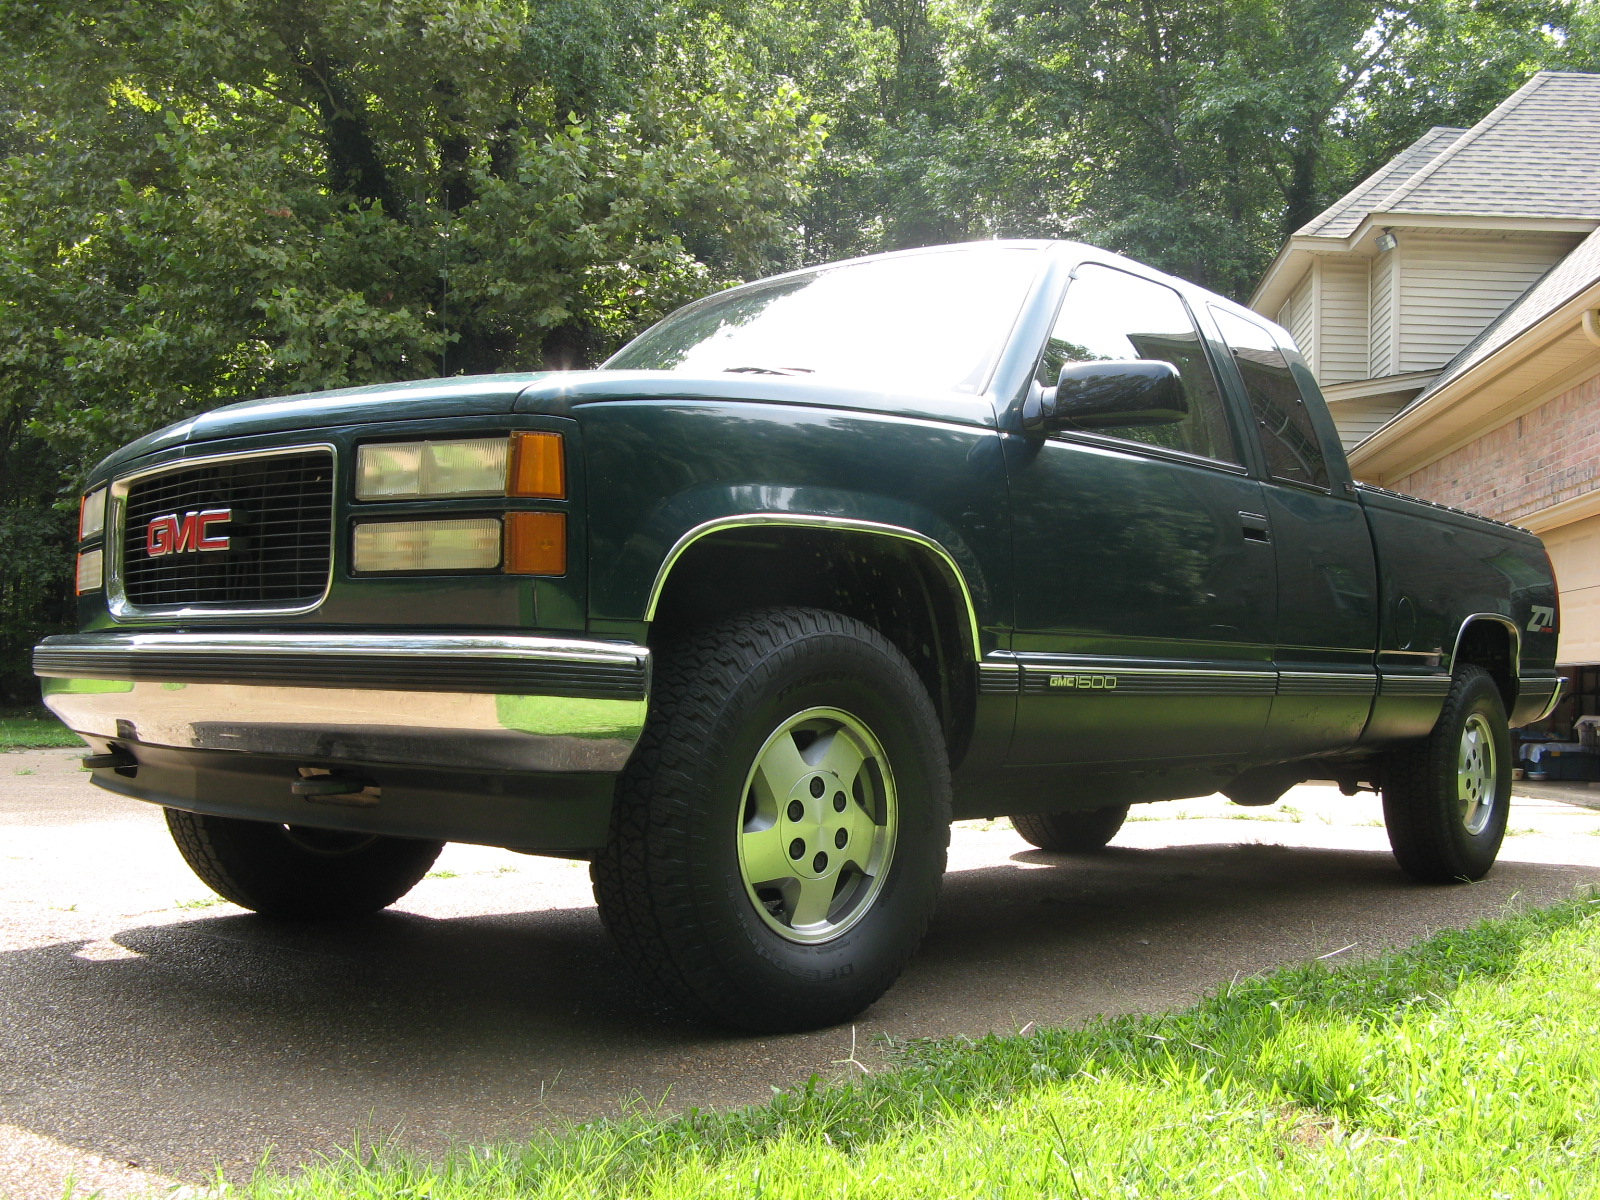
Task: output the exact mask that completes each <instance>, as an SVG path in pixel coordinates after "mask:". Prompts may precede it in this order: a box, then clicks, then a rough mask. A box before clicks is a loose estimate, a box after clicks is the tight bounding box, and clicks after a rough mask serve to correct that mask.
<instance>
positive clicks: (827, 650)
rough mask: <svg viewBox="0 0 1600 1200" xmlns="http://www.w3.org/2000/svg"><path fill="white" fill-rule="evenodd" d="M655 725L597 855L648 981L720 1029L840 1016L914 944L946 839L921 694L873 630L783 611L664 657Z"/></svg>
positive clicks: (629, 947) (933, 724) (754, 616)
mask: <svg viewBox="0 0 1600 1200" xmlns="http://www.w3.org/2000/svg"><path fill="white" fill-rule="evenodd" d="M653 691H654V695H653V696H652V698H651V714H650V720H649V722H648V723H647V725H646V726H645V732H644V735H643V737H642V738H641V740H640V743H639V746H638V748H637V750H636V751H635V752H634V756H633V758H632V760H631V761H630V762H629V764H628V768H627V770H626V771H625V772H624V774H623V777H622V779H621V780H620V781H619V783H618V786H617V795H616V804H615V807H614V809H613V812H612V826H611V834H610V838H609V841H608V844H607V845H606V848H605V850H604V851H603V852H602V853H601V854H600V856H599V857H597V858H596V859H595V862H594V865H593V868H592V872H591V874H592V878H593V880H594V890H595V899H596V901H597V902H598V904H599V907H600V916H601V918H602V919H603V920H604V922H605V924H606V927H607V928H608V929H609V930H610V932H611V934H612V936H613V937H614V938H615V940H616V942H617V945H618V947H619V948H620V949H621V951H622V953H623V955H624V956H625V957H626V958H627V959H628V961H629V962H630V964H631V965H632V966H633V967H634V969H635V970H636V971H637V972H638V974H639V975H640V976H641V977H642V978H643V979H644V980H645V981H646V982H647V983H648V984H649V985H650V986H651V988H652V989H653V990H654V991H655V992H657V993H658V994H661V995H664V996H665V997H667V998H668V999H670V1000H672V1001H674V1002H676V1003H677V1004H678V1005H679V1006H681V1007H682V1008H684V1009H687V1010H688V1011H690V1012H693V1013H695V1014H697V1015H699V1016H700V1017H702V1018H705V1019H708V1020H711V1021H714V1022H716V1023H718V1024H722V1025H728V1026H733V1027H735V1028H738V1029H744V1030H749V1031H753V1032H773V1033H776V1032H784V1031H791V1030H802V1029H815V1028H819V1027H821V1026H825V1025H834V1024H838V1023H839V1022H841V1021H847V1020H849V1019H850V1018H851V1017H853V1016H855V1015H856V1014H857V1013H859V1012H860V1011H861V1010H862V1009H864V1008H866V1007H867V1006H868V1005H869V1004H871V1003H872V1002H873V1001H875V1000H876V999H878V997H879V996H881V995H883V993H884V992H885V991H887V990H888V988H889V986H890V985H891V984H892V983H893V982H894V980H895V978H896V977H897V976H898V975H899V974H900V971H901V969H902V968H903V967H904V966H905V964H906V961H907V960H908V959H909V958H910V957H911V955H912V954H913V953H914V952H915V950H916V948H917V945H918V943H919V942H921V940H922V936H923V933H924V932H925V931H926V929H927V926H928V922H929V920H930V918H931V917H932V914H933V909H934V904H935V902H936V900H937V898H938V891H939V883H940V878H941V876H942V875H943V873H944V867H945V848H946V846H947V845H948V843H949V838H950V777H949V767H948V763H947V760H946V756H945V748H944V740H943V737H942V736H941V733H940V727H939V722H938V718H937V716H936V715H935V713H934V710H933V705H932V703H931V702H930V701H929V699H928V694H927V692H926V690H925V689H924V688H923V686H922V682H921V680H920V679H918V677H917V674H916V672H915V671H913V670H912V668H911V665H910V664H909V663H908V662H907V661H906V660H905V658H904V656H902V655H901V654H900V652H899V651H898V650H897V649H895V647H894V646H893V645H892V644H891V643H890V642H889V641H888V640H887V639H885V638H884V637H883V636H881V635H880V634H878V633H877V632H876V631H874V630H872V629H870V628H868V627H867V626H865V625H863V624H862V623H861V622H859V621H855V620H852V619H851V618H849V617H845V616H842V615H840V614H838V613H833V612H826V611H822V610H818V609H806V608H779V609H767V610H761V611H757V612H751V613H746V614H743V615H741V616H737V617H734V618H731V619H729V620H726V621H722V622H719V623H717V624H715V625H712V626H710V627H708V628H706V629H703V630H701V631H699V632H698V633H697V634H696V635H694V636H693V637H691V638H688V639H686V640H684V641H683V642H681V643H679V644H677V645H675V646H672V647H669V648H668V649H667V650H666V651H664V652H663V653H662V654H661V656H660V659H659V662H658V666H657V670H656V678H655V684H654V689H653Z"/></svg>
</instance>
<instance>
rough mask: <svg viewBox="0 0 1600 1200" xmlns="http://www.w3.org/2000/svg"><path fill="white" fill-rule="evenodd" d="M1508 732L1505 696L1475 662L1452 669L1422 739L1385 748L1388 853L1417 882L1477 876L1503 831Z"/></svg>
mask: <svg viewBox="0 0 1600 1200" xmlns="http://www.w3.org/2000/svg"><path fill="white" fill-rule="evenodd" d="M1510 807H1511V735H1510V732H1509V730H1508V729H1507V728H1506V710H1505V704H1504V702H1503V701H1502V700H1501V698H1500V690H1499V689H1498V688H1497V687H1496V686H1495V683H1494V680H1493V678H1491V677H1490V675H1489V673H1488V672H1487V671H1485V670H1484V669H1483V668H1482V667H1474V666H1466V667H1462V668H1460V669H1458V670H1457V671H1456V674H1455V678H1454V680H1453V681H1452V682H1451V685H1450V695H1449V698H1448V699H1447V700H1446V701H1445V705H1444V711H1443V712H1441V713H1440V714H1439V720H1438V723H1437V724H1435V725H1434V728H1433V732H1432V733H1431V734H1430V735H1429V736H1428V737H1427V738H1426V739H1425V740H1423V741H1421V742H1418V743H1416V744H1415V745H1411V746H1406V747H1403V748H1401V749H1398V750H1394V751H1391V752H1390V754H1389V757H1388V760H1387V761H1386V762H1385V764H1384V770H1383V817H1384V824H1385V825H1387V826H1388V830H1389V845H1390V846H1391V847H1392V848H1393V850H1394V856H1395V859H1396V860H1397V861H1398V862H1399V863H1400V866H1401V869H1403V870H1404V871H1405V872H1406V873H1407V874H1408V875H1410V876H1411V877H1412V878H1414V879H1417V880H1419V881H1421V882H1423V883H1451V882H1456V881H1465V880H1474V879H1482V878H1483V877H1484V876H1485V875H1487V874H1488V873H1489V868H1490V867H1492V866H1493V865H1494V860H1495V858H1496V857H1497V856H1498V855H1499V853H1500V843H1501V841H1502V840H1503V839H1504V838H1505V832H1506V819H1507V817H1508V816H1509V815H1510Z"/></svg>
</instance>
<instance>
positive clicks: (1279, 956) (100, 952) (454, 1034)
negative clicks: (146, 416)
mask: <svg viewBox="0 0 1600 1200" xmlns="http://www.w3.org/2000/svg"><path fill="white" fill-rule="evenodd" d="M0 783H3V784H4V785H5V786H4V787H0V1196H9V1197H10V1198H11V1200H35V1198H37V1200H57V1198H58V1197H60V1195H61V1192H62V1186H63V1182H64V1181H65V1179H66V1178H67V1177H68V1176H69V1175H71V1176H73V1177H75V1178H76V1179H77V1180H78V1182H79V1185H80V1187H82V1188H83V1189H84V1190H85V1191H87V1190H89V1189H91V1188H103V1189H104V1190H105V1194H106V1195H107V1196H108V1197H116V1196H124V1195H137V1194H141V1193H142V1192H144V1191H146V1190H148V1189H150V1188H153V1187H159V1186H164V1185H167V1184H170V1183H172V1182H173V1181H181V1182H198V1181H201V1180H203V1179H204V1178H205V1177H206V1176H207V1175H208V1174H209V1173H210V1172H211V1171H212V1170H214V1169H215V1168H217V1167H220V1168H222V1169H223V1170H224V1171H226V1172H227V1173H228V1174H230V1175H231V1176H234V1177H239V1176H241V1175H243V1174H245V1173H247V1172H248V1171H249V1169H250V1168H251V1167H252V1166H253V1165H254V1164H256V1163H257V1162H258V1161H260V1159H261V1157H262V1156H263V1154H264V1153H266V1152H267V1151H268V1150H269V1149H270V1150H271V1153H272V1161H273V1163H274V1164H275V1165H276V1166H278V1167H280V1168H282V1167H288V1166H292V1165H293V1164H296V1163H300V1162H305V1161H308V1160H311V1159H314V1158H316V1157H317V1156H319V1155H321V1154H326V1153H332V1152H336V1151H337V1150H338V1149H339V1148H340V1147H343V1146H347V1145H349V1144H351V1143H352V1141H353V1140H354V1139H355V1137H356V1136H357V1135H358V1134H360V1135H361V1136H362V1137H363V1139H370V1138H373V1137H393V1138H396V1139H398V1140H399V1141H401V1142H403V1143H405V1144H407V1145H410V1146H414V1147H417V1148H419V1149H422V1150H424V1151H436V1150H439V1149H441V1148H442V1147H444V1146H445V1145H446V1144H447V1143H449V1142H450V1141H452V1140H468V1141H473V1142H479V1141H482V1140H484V1139H489V1138H498V1137H516V1136H518V1135H520V1134H523V1133H526V1132H527V1131H529V1130H531V1129H534V1128H536V1127H539V1126H541V1125H545V1124H548V1123H550V1122H552V1121H560V1120H563V1119H585V1118H590V1117H594V1116H597V1115H600V1114H607V1113H615V1112H617V1111H619V1110H620V1109H621V1108H623V1107H624V1106H626V1105H628V1104H645V1105H656V1104H660V1103H662V1102H663V1101H665V1103H666V1105H667V1106H668V1107H669V1108H677V1107H687V1106H689V1105H698V1106H706V1105H729V1104H741V1103H746V1102H750V1101H759V1100H761V1099H763V1098H765V1097H766V1096H768V1095H770V1094H771V1088H773V1087H783V1086H785V1085H788V1084H791V1083H794V1082H797V1081H800V1080H803V1079H805V1078H806V1077H807V1076H809V1075H810V1074H812V1073H813V1072H816V1073H818V1074H821V1075H822V1076H824V1077H833V1076H837V1075H840V1074H842V1073H846V1072H849V1071H852V1070H857V1069H859V1068H858V1067H856V1066H853V1065H851V1063H850V1060H851V1058H852V1056H853V1057H854V1058H855V1060H857V1062H859V1063H860V1064H862V1065H863V1066H864V1067H866V1068H876V1066H877V1065H878V1064H879V1063H880V1062H881V1061H882V1051H881V1045H882V1039H883V1038H884V1037H889V1038H892V1039H895V1040H900V1039H904V1038H912V1037H930V1036H946V1035H953V1034H982V1033H988V1032H991V1031H998V1032H1011V1031H1015V1030H1018V1029H1021V1028H1024V1027H1025V1026H1027V1025H1028V1024H1029V1023H1030V1022H1036V1023H1039V1024H1059V1023H1065V1022H1074V1021H1079V1020H1081V1019H1083V1018H1085V1017H1088V1016H1091V1015H1094V1014H1098V1013H1120V1012H1131V1011H1146V1010H1159V1009H1165V1008H1170V1007H1173V1006H1177V1005H1183V1004H1186V1003H1188V1002H1189V1001H1191V1000H1193V999H1194V998H1195V997H1197V996H1199V995H1200V994H1202V993H1203V992H1205V991H1207V990H1208V989H1210V988H1213V987H1215V986H1216V985H1217V984H1218V983H1220V982H1222V981H1224V980H1227V979H1229V978H1231V977H1233V976H1234V975H1237V974H1242V973H1250V972H1255V971H1262V970H1266V969H1268V968H1271V967H1274V966H1278V965H1280V964H1284V963H1289V962H1294V961H1299V960H1302V959H1306V958H1312V957H1316V956H1319V955H1329V954H1335V955H1336V956H1337V955H1339V954H1349V955H1357V954H1370V953H1372V952H1374V951H1376V950H1378V949H1380V948H1382V947H1385V946H1391V945H1397V944H1405V943H1409V942H1411V941H1414V940H1416V939H1418V938H1421V937H1424V936H1426V935H1427V934H1429V933H1432V932H1433V931H1435V930H1438V929H1441V928H1444V927H1449V926H1459V925H1465V924H1469V923H1471V922H1473V921H1476V920H1478V919H1480V918H1482V917H1486V916H1492V915H1495V914H1497V913H1500V912H1502V911H1504V909H1505V908H1506V906H1507V904H1508V903H1512V902H1515V903H1530V904H1534V903H1542V902H1545V901H1550V900H1555V899H1558V898H1561V897H1564V896H1567V895H1569V894H1570V893H1571V892H1572V890H1573V889H1574V888H1575V887H1576V886H1578V885H1581V884H1585V883H1590V882H1600V836H1597V835H1600V812H1595V811H1592V810H1590V809H1587V808H1580V807H1574V806H1570V805H1567V804H1563V803H1560V802H1558V801H1553V800H1526V801H1523V802H1522V803H1521V805H1520V807H1519V808H1518V809H1517V810H1516V811H1515V812H1514V814H1513V817H1512V822H1511V825H1512V836H1511V837H1510V838H1509V839H1508V841H1507V844H1506V849H1505V852H1504V854H1503V856H1502V861H1501V865H1500V866H1499V867H1498V868H1497V869H1496V870H1495V872H1494V873H1493V874H1492V875H1491V876H1490V878H1489V879H1488V880H1487V881H1486V882H1484V883H1482V884H1476V885H1471V886H1458V887H1446V888H1429V887H1419V886H1416V885H1413V884H1411V883H1409V882H1407V881H1406V880H1405V879H1404V878H1403V877H1402V876H1401V875H1400V874H1399V873H1398V871H1397V870H1396V868H1395V866H1394V863H1393V860H1392V859H1391V858H1390V856H1389V854H1388V851H1387V843H1386V842H1385V840H1384V834H1383V829H1382V827H1381V825H1380V823H1379V820H1378V815H1379V814H1378V807H1377V802H1376V801H1375V800H1374V799H1373V798H1371V797H1360V798H1357V799H1345V798H1343V797H1341V796H1339V795H1338V793H1337V792H1336V791H1333V790H1332V789H1324V788H1312V787H1307V788H1300V789H1297V790H1296V791H1295V792H1294V793H1291V795H1290V796H1289V797H1288V798H1287V800H1286V801H1285V804H1284V805H1282V806H1280V807H1279V808H1276V809H1240V808H1236V807H1234V806H1232V805H1229V804H1227V803H1226V802H1224V801H1221V800H1220V799H1214V800H1207V801H1195V802H1187V803H1183V804H1179V805H1156V806H1151V807H1149V808H1147V809H1144V810H1136V813H1138V815H1139V817H1141V818H1144V819H1136V820H1133V821H1130V823H1129V824H1128V826H1127V827H1126V828H1125V830H1124V831H1123V833H1122V835H1121V836H1120V837H1119V838H1118V839H1117V842H1116V843H1115V844H1114V846H1113V848H1112V849H1111V850H1110V851H1109V852H1107V853H1106V854H1105V855H1102V856H1099V857H1097V858H1079V859H1071V858H1065V857H1055V856H1050V855H1046V854H1043V853H1040V852H1038V851H1035V850H1033V849H1031V848H1030V847H1028V846H1027V845H1026V843H1024V842H1023V841H1022V840H1021V839H1020V838H1018V837H1017V836H1016V834H1015V833H1013V832H1012V831H1011V829H1010V827H1009V826H1008V825H1007V824H1006V823H1005V822H1004V821H1001V822H972V823H966V824H963V825H961V826H958V827H957V830H956V836H955V844H954V848H953V851H952V863H951V874H950V875H949V877H948V879H947V880H946V888H945V896H944V901H943V905H942V908H941V911H940V915H939V917H938V919H937V921H936V922H935V924H934V927H933V930H932V932H931V934H930V935H929V938H928V942H927V944H926V946H925V947H924V949H923V951H922V953H921V954H920V955H919V956H918V958H917V959H916V960H915V961H914V962H913V963H912V965H911V968H910V969H909V971H908V972H907V973H906V976H905V977H904V978H903V979H902V981H901V982H900V984H899V985H898V986H897V987H896V988H895V989H894V990H893V991H891V992H890V993H889V995H888V996H887V997H886V998H885V999H884V1000H883V1001H881V1002H880V1003H879V1004H878V1005H876V1006H875V1007H874V1008H873V1009H872V1010H870V1011H869V1012H868V1013H866V1014H865V1015H864V1016H863V1018H862V1019H861V1020H860V1021H859V1022H858V1023H857V1025H856V1026H855V1027H854V1028H853V1029H852V1028H850V1027H845V1028H840V1029H832V1030H825V1031H823V1032H820V1033H813V1034H804V1035H796V1036H788V1037H778V1038H765V1039H747V1038H735V1037H729V1036H726V1035H721V1034H717V1033H712V1032H707V1031H706V1030H704V1029H702V1028H698V1027H696V1026H694V1025H691V1024H688V1023H685V1022H683V1021H680V1020H678V1019H676V1018H674V1017H673V1016H671V1015H669V1014H663V1013H660V1012H658V1011H657V1010H655V1009H654V1008H653V1007H652V1006H651V1004H650V1002H649V999H648V997H647V996H645V995H643V994H641V992H640V991H639V990H638V989H637V988H635V986H634V985H633V984H632V982H631V981H630V980H629V978H628V977H627V975H626V972H625V970H624V968H623V966H622V964H621V962H620V961H619V960H618V958H617V956H616V954H615V953H614V952H613V950H612V949H611V946H610V944H609V943H608V942H607V940H606V938H605V935H604V933H603V932H602V930H601V928H600V923H599V920H598V919H597V917H596V916H595V911H594V908H593V904H592V902H591V899H590V896H589V888H588V878H587V871H586V868H585V867H584V865H582V864H576V863H566V862H559V861H554V860H545V859H534V858H527V857H523V856H519V855H515V854H511V853H507V852H503V851H497V850H486V849H481V848H477V847H467V846H452V847H449V848H447V850H446V851H445V854H444V856H443V857H442V858H441V859H440V860H439V863H438V866H437V868H436V870H435V874H434V875H433V876H430V877H429V878H428V879H426V880H424V881H423V883H422V884H421V885H420V886H418V887H417V889H416V890H415V891H413V892H412V893H411V895H410V896H408V897H406V898H405V899H404V900H403V901H401V903H400V904H399V905H397V906H396V907H395V908H394V909H393V910H391V911H390V912H388V913H385V914H382V915H380V916H378V917H375V918H372V919H370V920H366V921H360V922H354V923H350V924H345V925H338V926H323V927H296V926H289V925H281V924H274V923H270V922H265V921H262V920H260V919H258V918H255V917H253V916H249V915H246V914H244V913H242V912H241V911H240V910H239V909H236V908H234V907H233V906H231V905H228V904H226V903H223V902H221V901H218V900H216V898H215V897H213V896H212V895H211V894H210V893H209V892H208V891H207V890H206V889H205V888H204V887H203V886H202V885H201V884H200V883H199V882H198V881H197V880H196V879H195V878H194V877H193V876H192V875H191V874H190V873H189V871H188V869H187V868H186V867H185V866H184V865H183V863H182V861H181V860H180V859H179V857H178V855H177V852H176V851H175V850H174V849H173V848H172V846H171V844H170V842H169V841H168V839H167V836H166V830H165V826H164V825H163V823H162V821H161V816H160V813H159V811H158V810H156V809H154V808H150V807H147V806H145V805H142V804H140V803H138V802H136V801H130V800H123V799H120V798H118V797H114V796H110V795H107V794H105V793H102V792H99V791H97V790H96V789H94V788H92V787H91V786H90V785H89V784H88V782H87V780H86V779H85V778H84V776H83V775H82V774H81V773H80V772H79V771H78V768H77V754H76V753H75V752H73V751H27V752H20V753H11V754H0Z"/></svg>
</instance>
